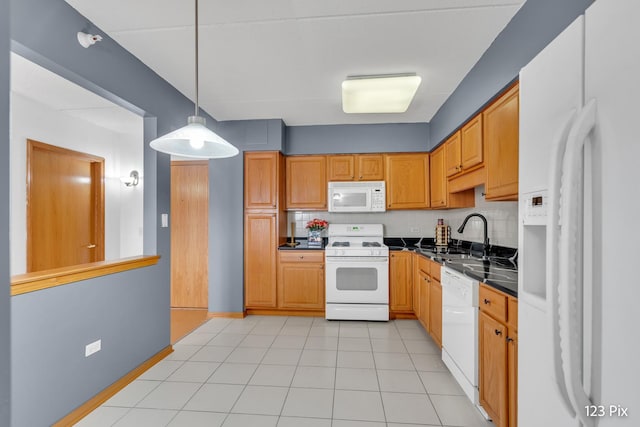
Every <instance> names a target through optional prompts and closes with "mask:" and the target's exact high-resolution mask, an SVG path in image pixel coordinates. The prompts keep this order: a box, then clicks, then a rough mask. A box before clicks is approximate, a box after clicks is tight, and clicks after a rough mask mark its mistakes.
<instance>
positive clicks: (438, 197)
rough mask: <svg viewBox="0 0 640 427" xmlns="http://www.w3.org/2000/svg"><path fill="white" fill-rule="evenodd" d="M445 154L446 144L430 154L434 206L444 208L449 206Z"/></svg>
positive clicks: (430, 180) (430, 181)
mask: <svg viewBox="0 0 640 427" xmlns="http://www.w3.org/2000/svg"><path fill="white" fill-rule="evenodd" d="M444 156H445V147H444V145H441V146H440V147H438V149H436V150H435V151H433V152H432V153H431V154H430V156H429V164H430V170H429V176H430V179H429V183H430V186H431V207H432V208H444V207H446V206H447V177H446V176H445V171H444Z"/></svg>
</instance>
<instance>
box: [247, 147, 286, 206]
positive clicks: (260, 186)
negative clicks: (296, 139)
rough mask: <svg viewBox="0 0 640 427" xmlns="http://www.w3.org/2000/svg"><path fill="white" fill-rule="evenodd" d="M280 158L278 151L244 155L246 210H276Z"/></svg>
mask: <svg viewBox="0 0 640 427" xmlns="http://www.w3.org/2000/svg"><path fill="white" fill-rule="evenodd" d="M280 156H281V155H280V153H278V152H277V151H264V152H245V153H244V207H245V209H268V210H273V209H276V207H277V204H278V193H279V191H278V189H279V188H278V187H279V186H278V170H279V167H278V166H279V165H278V162H279V161H280Z"/></svg>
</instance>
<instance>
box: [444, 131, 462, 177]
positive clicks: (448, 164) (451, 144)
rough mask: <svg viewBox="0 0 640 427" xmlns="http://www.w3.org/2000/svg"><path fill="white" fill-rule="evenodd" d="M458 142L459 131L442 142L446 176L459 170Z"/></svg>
mask: <svg viewBox="0 0 640 427" xmlns="http://www.w3.org/2000/svg"><path fill="white" fill-rule="evenodd" d="M460 144H461V140H460V131H457V132H456V133H454V134H453V135H451V136H450V137H449V139H448V140H447V142H445V143H444V147H445V148H444V150H445V168H446V171H447V176H448V177H449V176H453V175H455V174H457V173H458V172H460V150H461V145H460Z"/></svg>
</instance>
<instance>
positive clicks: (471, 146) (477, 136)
mask: <svg viewBox="0 0 640 427" xmlns="http://www.w3.org/2000/svg"><path fill="white" fill-rule="evenodd" d="M460 140H461V141H460V166H461V171H462V172H465V171H467V170H469V169H470V168H472V167H474V166H476V165H479V164H481V163H482V160H483V149H482V114H478V115H477V116H475V117H474V118H473V119H471V120H470V121H469V122H468V123H467V124H465V125H464V126H462V129H460Z"/></svg>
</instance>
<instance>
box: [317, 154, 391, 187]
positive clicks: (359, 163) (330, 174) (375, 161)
mask: <svg viewBox="0 0 640 427" xmlns="http://www.w3.org/2000/svg"><path fill="white" fill-rule="evenodd" d="M327 179H328V180H329V181H382V180H383V179H384V160H383V156H382V154H345V155H335V156H327Z"/></svg>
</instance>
